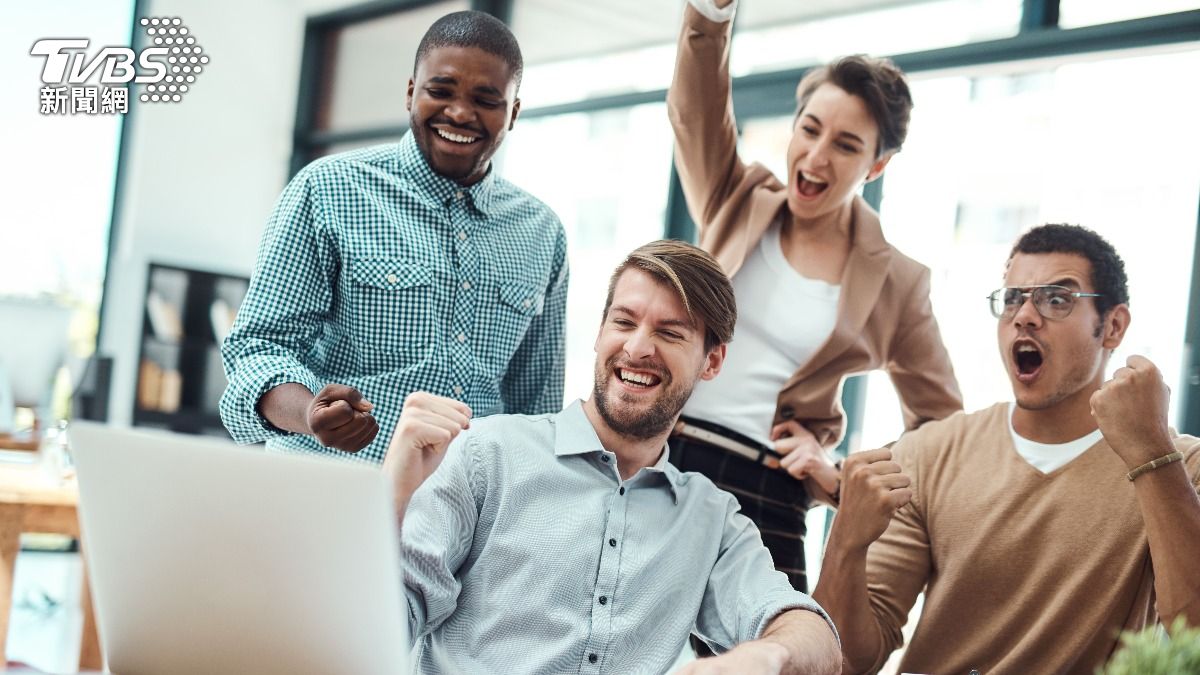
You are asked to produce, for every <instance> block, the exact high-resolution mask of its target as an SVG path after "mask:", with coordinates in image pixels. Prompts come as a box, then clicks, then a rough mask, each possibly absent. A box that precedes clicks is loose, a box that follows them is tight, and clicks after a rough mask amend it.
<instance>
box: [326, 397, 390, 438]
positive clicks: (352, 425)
mask: <svg viewBox="0 0 1200 675" xmlns="http://www.w3.org/2000/svg"><path fill="white" fill-rule="evenodd" d="M338 404H339V405H340V406H343V407H344V409H346V410H348V411H349V412H350V414H349V416H348V417H346V418H345V419H344V420H341V421H340V422H339V423H338V424H335V425H326V426H325V427H324V428H323V431H326V432H331V431H332V432H338V433H342V434H345V435H347V436H349V435H353V434H354V433H357V430H358V429H360V428H362V427H363V426H365V425H368V424H378V422H376V421H375V418H374V417H373V416H372V415H370V414H369V413H364V412H358V411H357V410H354V409H353V408H350V407H349V406H350V404H349V403H346V402H345V401H338Z"/></svg>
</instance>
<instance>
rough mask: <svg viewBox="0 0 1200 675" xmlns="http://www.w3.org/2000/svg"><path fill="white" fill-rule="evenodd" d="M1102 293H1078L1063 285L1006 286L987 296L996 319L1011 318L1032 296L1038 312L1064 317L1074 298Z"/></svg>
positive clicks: (1047, 315) (1059, 317)
mask: <svg viewBox="0 0 1200 675" xmlns="http://www.w3.org/2000/svg"><path fill="white" fill-rule="evenodd" d="M1102 295H1103V293H1080V292H1079V291H1072V290H1071V289H1069V288H1065V287H1063V286H1054V285H1046V286H1024V287H1016V286H1008V287H1005V288H998V289H996V290H994V291H992V294H991V295H989V296H988V300H989V301H990V302H991V307H992V314H993V315H995V317H996V318H997V319H1005V320H1007V319H1011V318H1013V317H1014V316H1016V314H1017V310H1019V309H1021V306H1022V305H1024V304H1025V299H1026V298H1033V307H1034V309H1036V310H1037V312H1038V314H1041V315H1042V316H1044V317H1046V318H1047V319H1065V318H1067V317H1068V316H1070V314H1071V310H1073V309H1075V298H1099V297H1101V296H1102Z"/></svg>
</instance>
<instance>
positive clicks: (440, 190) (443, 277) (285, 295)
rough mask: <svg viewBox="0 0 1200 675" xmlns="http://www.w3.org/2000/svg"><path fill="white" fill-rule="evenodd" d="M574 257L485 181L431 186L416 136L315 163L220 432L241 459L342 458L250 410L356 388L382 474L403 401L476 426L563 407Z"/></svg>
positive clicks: (439, 180) (293, 201)
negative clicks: (438, 406) (249, 453)
mask: <svg viewBox="0 0 1200 675" xmlns="http://www.w3.org/2000/svg"><path fill="white" fill-rule="evenodd" d="M566 299H567V249H566V237H565V234H564V232H563V227H562V223H560V222H559V220H558V217H557V216H555V214H554V212H552V211H551V210H550V209H549V208H548V207H547V206H545V205H544V204H542V203H541V202H540V201H538V200H537V199H535V198H533V197H532V196H530V195H529V194H527V193H525V192H524V191H522V190H520V189H519V188H517V187H516V186H514V185H512V184H511V183H509V182H507V181H505V180H504V179H502V178H499V177H497V176H496V175H495V172H494V171H492V172H489V173H488V175H487V177H485V178H484V179H483V180H481V181H480V182H478V183H476V184H475V185H472V186H470V187H464V186H461V185H459V184H457V183H455V182H453V181H451V180H448V179H446V178H444V177H442V176H440V175H438V174H436V173H434V172H433V170H432V169H431V168H430V167H429V165H428V164H427V163H426V161H425V159H424V157H423V156H422V155H421V153H420V150H419V149H418V148H417V145H416V142H415V140H414V139H413V136H412V134H411V133H409V134H407V135H406V136H405V137H404V139H403V140H402V141H401V142H400V143H399V144H398V145H397V144H390V145H384V146H377V147H372V148H365V149H362V150H355V151H351V152H347V153H344V154H340V155H335V156H332V157H327V158H324V159H320V160H317V161H315V162H313V163H312V164H310V165H309V166H307V167H305V168H304V169H303V170H302V171H300V173H298V174H297V175H296V177H295V178H293V179H292V181H291V182H290V183H289V184H288V186H287V188H286V189H285V190H284V192H283V195H282V196H281V197H280V199H279V202H278V204H277V205H276V207H275V211H274V213H273V214H272V215H271V219H270V221H269V223H268V225H267V228H266V232H265V234H264V235H263V241H262V246H261V248H260V250H259V254H258V261H257V264H256V266H255V271H254V276H253V278H252V279H251V282H250V289H249V292H248V293H247V295H246V299H245V301H244V302H243V303H242V306H241V309H240V311H239V312H238V316H237V321H236V322H235V323H234V327H233V330H232V332H231V333H230V335H229V337H228V338H227V339H226V340H225V343H224V345H223V347H222V356H223V357H224V361H225V372H226V375H227V376H228V378H229V386H228V388H227V389H226V391H225V394H224V396H223V397H222V398H221V418H222V419H223V420H224V422H225V426H226V427H227V428H228V429H229V432H230V434H231V435H232V436H233V438H234V439H235V440H237V441H238V442H241V443H253V442H258V441H264V440H265V441H267V445H268V447H274V448H281V449H291V450H307V451H313V452H322V453H331V454H337V455H343V456H345V453H341V452H339V451H337V450H330V449H326V448H324V447H322V446H321V445H320V444H319V443H317V442H316V440H315V439H314V438H312V437H311V436H305V435H299V434H288V433H286V432H283V431H281V430H279V429H277V428H275V427H274V426H273V425H271V424H270V423H269V422H268V421H267V420H266V419H264V418H263V417H261V416H260V415H259V413H258V412H257V409H256V407H257V404H258V400H259V398H261V397H262V395H263V394H265V393H266V392H267V391H269V390H270V389H272V388H273V387H276V386H278V385H280V384H283V383H287V382H296V383H299V384H302V385H304V386H306V387H308V389H309V390H311V391H312V392H314V393H316V392H317V391H319V390H320V389H321V387H323V386H324V385H326V384H330V383H339V384H346V385H350V386H353V387H355V388H357V389H358V390H359V391H361V392H362V393H363V395H364V396H365V397H366V398H367V399H368V400H370V401H371V402H372V403H374V404H375V409H374V411H373V414H375V415H376V417H377V418H378V420H379V424H380V433H379V435H378V437H376V439H375V440H374V441H373V442H372V443H371V444H370V445H369V446H367V447H366V448H364V449H363V450H362V451H361V452H359V453H358V454H357V455H354V457H357V458H359V459H364V460H369V461H376V462H378V461H381V460H382V458H383V455H384V452H385V451H386V449H387V444H388V440H389V437H390V435H391V431H392V429H393V428H394V427H395V425H396V422H397V419H398V418H399V415H400V408H401V406H402V404H403V402H404V398H405V397H406V396H407V395H408V394H409V392H412V391H427V392H431V393H434V394H439V395H442V396H448V397H452V398H456V399H459V400H461V401H464V402H466V403H467V405H469V406H471V408H472V410H473V411H474V412H475V415H476V416H482V415H488V414H492V413H500V412H510V413H528V414H535V413H543V412H549V411H554V410H558V409H559V408H560V407H561V405H562V402H563V367H564V357H563V352H564V347H565V344H564V342H565V335H564V331H565V318H566Z"/></svg>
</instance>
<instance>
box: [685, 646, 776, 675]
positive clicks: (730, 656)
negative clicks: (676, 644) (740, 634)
mask: <svg viewBox="0 0 1200 675" xmlns="http://www.w3.org/2000/svg"><path fill="white" fill-rule="evenodd" d="M787 656H788V653H787V649H786V648H785V647H782V646H780V645H777V644H772V643H770V642H766V641H762V640H754V641H752V642H744V643H742V644H740V645H738V646H737V648H735V649H731V650H729V651H727V652H725V653H724V654H722V655H720V656H712V657H709V658H704V659H696V660H695V661H692V662H690V663H688V664H687V665H686V666H684V667H683V668H680V669H679V670H677V671H675V675H743V673H746V674H749V673H754V674H760V673H761V674H762V675H777V674H778V673H780V672H781V671H782V670H783V667H784V665H785V664H786V663H787Z"/></svg>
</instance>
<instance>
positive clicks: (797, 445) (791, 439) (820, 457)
mask: <svg viewBox="0 0 1200 675" xmlns="http://www.w3.org/2000/svg"><path fill="white" fill-rule="evenodd" d="M771 440H772V441H775V451H776V452H778V453H779V454H781V455H783V459H782V460H780V461H779V462H778V463H774V460H771V461H770V462H768V466H772V467H773V468H774V467H778V468H782V469H784V470H785V471H787V472H788V474H789V475H790V476H792V477H793V478H795V479H796V480H803V479H805V478H808V477H810V476H811V477H812V478H813V480H815V481H817V483H818V484H819V485H820V486H821V489H823V490H825V492H827V493H829V494H831V495H832V494H836V493H837V490H838V481H839V480H840V477H839V475H838V470H837V467H835V466H834V465H833V462H832V461H831V460H830V459H829V455H828V454H826V452H825V449H824V448H822V447H821V444H820V443H818V442H817V437H816V436H814V435H813V432H811V431H809V430H808V428H807V427H805V426H804V425H802V424H800V423H799V422H797V421H796V420H788V421H786V422H781V423H780V424H776V425H775V427H774V428H773V429H771Z"/></svg>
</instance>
